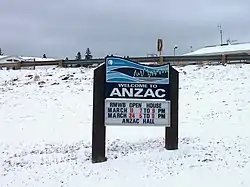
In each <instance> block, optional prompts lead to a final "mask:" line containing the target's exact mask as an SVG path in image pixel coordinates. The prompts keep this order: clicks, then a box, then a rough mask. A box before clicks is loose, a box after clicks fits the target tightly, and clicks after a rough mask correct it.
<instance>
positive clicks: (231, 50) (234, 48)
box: [184, 43, 250, 56]
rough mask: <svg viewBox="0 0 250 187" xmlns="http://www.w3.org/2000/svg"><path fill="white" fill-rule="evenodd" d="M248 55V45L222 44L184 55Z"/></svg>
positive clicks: (249, 48)
mask: <svg viewBox="0 0 250 187" xmlns="http://www.w3.org/2000/svg"><path fill="white" fill-rule="evenodd" d="M242 53H247V54H250V43H238V44H223V45H219V46H208V47H204V48H201V49H198V50H196V51H193V52H190V53H187V54H184V56H186V55H192V56H195V55H223V54H225V55H226V54H242Z"/></svg>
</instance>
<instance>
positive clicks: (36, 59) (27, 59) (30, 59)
mask: <svg viewBox="0 0 250 187" xmlns="http://www.w3.org/2000/svg"><path fill="white" fill-rule="evenodd" d="M11 57H15V58H19V59H20V60H23V61H54V60H58V59H54V58H39V57H26V56H16V55H0V59H3V58H11Z"/></svg>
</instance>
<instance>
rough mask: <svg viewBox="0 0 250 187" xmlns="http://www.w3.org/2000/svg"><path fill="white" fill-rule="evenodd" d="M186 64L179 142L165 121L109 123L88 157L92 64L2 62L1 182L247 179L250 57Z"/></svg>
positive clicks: (233, 182)
mask: <svg viewBox="0 0 250 187" xmlns="http://www.w3.org/2000/svg"><path fill="white" fill-rule="evenodd" d="M178 70H179V72H180V100H179V101H180V103H179V108H180V109H179V112H180V117H179V119H180V127H179V129H180V131H179V142H180V144H179V149H178V150H175V151H167V150H165V149H164V148H163V147H164V139H163V137H164V128H162V127H157V128H154V127H138V128H137V127H128V128H126V127H108V128H107V157H108V161H107V162H105V163H101V164H92V163H91V131H92V128H91V120H92V81H93V79H92V77H93V70H92V69H83V68H81V69H80V68H77V69H63V68H43V69H37V70H10V71H0V186H1V187H2V186H3V187H6V186H17V187H22V186H30V187H31V186H32V187H33V186H36V187H39V186H53V187H56V186H65V187H66V186H70V187H71V186H72V187H73V186H76V187H77V186H79V187H80V186H81V187H82V186H89V187H91V186H94V187H105V186H108V187H113V186H117V187H118V186H119V187H128V186H131V187H133V186H136V187H141V186H150V187H152V186H175V187H177V186H180V187H184V186H187V187H191V186H192V187H196V186H199V187H200V186H202V187H207V186H209V187H211V186H213V187H217V186H218V187H221V186H227V187H231V186H232V187H237V186H247V187H249V186H250V178H249V176H248V174H249V172H250V162H249V161H250V134H249V131H250V121H248V120H250V117H249V116H250V115H249V113H250V97H249V93H250V82H249V80H250V73H249V72H250V65H228V66H203V67H201V66H187V67H182V68H178Z"/></svg>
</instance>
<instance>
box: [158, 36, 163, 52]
mask: <svg viewBox="0 0 250 187" xmlns="http://www.w3.org/2000/svg"><path fill="white" fill-rule="evenodd" d="M162 50H163V40H162V39H158V40H157V51H158V52H162Z"/></svg>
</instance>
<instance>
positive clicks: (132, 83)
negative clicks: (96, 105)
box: [105, 56, 170, 100]
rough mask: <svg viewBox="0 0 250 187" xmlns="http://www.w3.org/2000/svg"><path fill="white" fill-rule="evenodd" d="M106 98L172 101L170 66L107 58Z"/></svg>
mask: <svg viewBox="0 0 250 187" xmlns="http://www.w3.org/2000/svg"><path fill="white" fill-rule="evenodd" d="M105 63H106V98H137V99H140V98H141V99H166V100H169V99H170V95H169V93H170V92H169V89H170V85H169V64H165V65H158V66H148V65H143V64H139V63H137V62H133V61H130V60H127V59H123V58H120V57H113V56H112V57H106V59H105Z"/></svg>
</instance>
